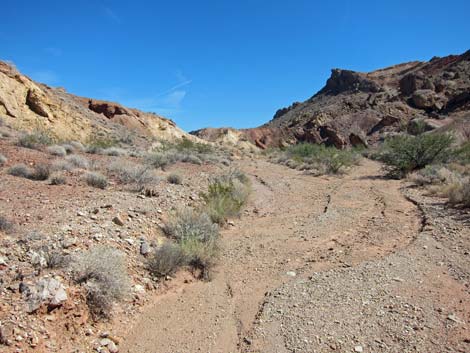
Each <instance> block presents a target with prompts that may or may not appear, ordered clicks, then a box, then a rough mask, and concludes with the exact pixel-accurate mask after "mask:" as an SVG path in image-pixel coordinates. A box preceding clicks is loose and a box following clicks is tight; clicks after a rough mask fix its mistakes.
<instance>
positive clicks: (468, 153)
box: [452, 141, 470, 164]
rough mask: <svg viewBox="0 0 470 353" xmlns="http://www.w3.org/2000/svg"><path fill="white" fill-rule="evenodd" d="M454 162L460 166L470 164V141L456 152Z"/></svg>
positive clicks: (453, 157)
mask: <svg viewBox="0 0 470 353" xmlns="http://www.w3.org/2000/svg"><path fill="white" fill-rule="evenodd" d="M452 160H453V161H454V162H457V163H460V164H470V141H468V142H466V143H464V144H463V145H461V146H459V147H457V148H456V149H455V150H454V152H453V156H452Z"/></svg>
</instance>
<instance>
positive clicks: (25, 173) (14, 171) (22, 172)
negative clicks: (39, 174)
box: [8, 164, 31, 178]
mask: <svg viewBox="0 0 470 353" xmlns="http://www.w3.org/2000/svg"><path fill="white" fill-rule="evenodd" d="M8 174H10V175H12V176H16V177H22V178H29V175H30V174H31V170H30V169H29V168H28V166H27V165H25V164H15V165H14V166H12V167H10V169H8Z"/></svg>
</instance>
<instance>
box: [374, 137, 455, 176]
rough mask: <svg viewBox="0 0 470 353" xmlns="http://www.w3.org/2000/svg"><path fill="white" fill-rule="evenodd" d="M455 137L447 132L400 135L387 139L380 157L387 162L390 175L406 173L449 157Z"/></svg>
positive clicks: (403, 174) (404, 174)
mask: <svg viewBox="0 0 470 353" xmlns="http://www.w3.org/2000/svg"><path fill="white" fill-rule="evenodd" d="M452 141H453V138H452V136H450V135H447V134H420V135H417V136H409V135H399V136H395V137H392V138H390V139H388V140H386V141H385V143H384V145H383V147H382V149H381V151H380V152H379V154H378V159H379V160H381V161H382V162H384V163H385V164H386V169H387V171H388V174H389V176H391V177H395V178H402V177H404V176H406V174H408V173H410V172H412V171H414V170H417V169H421V168H424V167H425V166H427V165H429V164H433V163H439V162H442V161H445V160H446V159H448V158H449V157H450V155H451V144H452Z"/></svg>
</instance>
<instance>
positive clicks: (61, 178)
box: [49, 173, 67, 185]
mask: <svg viewBox="0 0 470 353" xmlns="http://www.w3.org/2000/svg"><path fill="white" fill-rule="evenodd" d="M66 182H67V179H66V178H65V175H63V174H61V173H54V174H52V175H51V177H50V178H49V183H50V184H51V185H63V184H65V183H66Z"/></svg>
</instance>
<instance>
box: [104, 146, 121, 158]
mask: <svg viewBox="0 0 470 353" xmlns="http://www.w3.org/2000/svg"><path fill="white" fill-rule="evenodd" d="M101 153H102V154H104V155H107V156H114V157H119V156H125V155H126V154H127V152H126V150H124V149H122V148H119V147H108V148H105V149H104V150H102V151H101Z"/></svg>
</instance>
